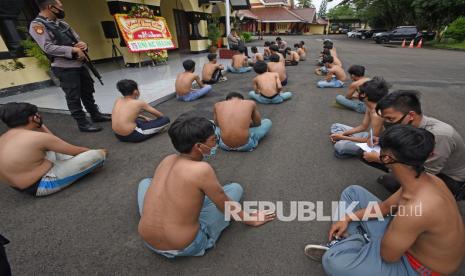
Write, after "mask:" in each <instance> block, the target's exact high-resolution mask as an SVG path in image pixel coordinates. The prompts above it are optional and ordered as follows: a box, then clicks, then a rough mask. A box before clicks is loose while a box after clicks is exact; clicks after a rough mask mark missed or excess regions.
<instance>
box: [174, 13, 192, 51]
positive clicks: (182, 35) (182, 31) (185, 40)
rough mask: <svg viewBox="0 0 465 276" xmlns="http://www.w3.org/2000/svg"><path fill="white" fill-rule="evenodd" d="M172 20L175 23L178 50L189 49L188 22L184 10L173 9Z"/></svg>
mask: <svg viewBox="0 0 465 276" xmlns="http://www.w3.org/2000/svg"><path fill="white" fill-rule="evenodd" d="M173 14H174V21H175V24H176V34H177V38H178V48H179V50H180V51H190V49H191V46H190V42H189V37H190V34H189V23H188V22H187V16H186V12H185V11H181V10H173Z"/></svg>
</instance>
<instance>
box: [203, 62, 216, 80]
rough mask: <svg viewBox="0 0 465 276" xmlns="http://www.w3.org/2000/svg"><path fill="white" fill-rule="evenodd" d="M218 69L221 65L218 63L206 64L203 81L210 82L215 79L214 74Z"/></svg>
mask: <svg viewBox="0 0 465 276" xmlns="http://www.w3.org/2000/svg"><path fill="white" fill-rule="evenodd" d="M218 68H219V65H218V64H216V63H205V65H204V66H203V70H202V80H204V81H210V80H211V79H212V78H213V73H215V71H216V69H218Z"/></svg>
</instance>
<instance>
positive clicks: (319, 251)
mask: <svg viewBox="0 0 465 276" xmlns="http://www.w3.org/2000/svg"><path fill="white" fill-rule="evenodd" d="M328 249H329V247H327V246H324V245H318V244H307V245H306V246H305V249H304V253H305V256H307V257H308V258H310V259H311V260H313V261H315V262H320V263H321V260H322V259H323V255H324V254H325V253H326V251H328Z"/></svg>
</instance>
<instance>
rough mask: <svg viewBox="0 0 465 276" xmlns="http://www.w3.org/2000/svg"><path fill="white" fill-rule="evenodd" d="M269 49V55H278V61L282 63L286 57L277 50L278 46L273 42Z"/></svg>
mask: <svg viewBox="0 0 465 276" xmlns="http://www.w3.org/2000/svg"><path fill="white" fill-rule="evenodd" d="M270 51H271V55H278V56H279V61H280V62H282V63H285V62H286V59H285V58H284V56H283V54H281V52H280V51H279V47H278V45H276V44H273V45H271V46H270Z"/></svg>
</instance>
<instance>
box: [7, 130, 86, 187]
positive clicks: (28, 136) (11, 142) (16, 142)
mask: <svg viewBox="0 0 465 276" xmlns="http://www.w3.org/2000/svg"><path fill="white" fill-rule="evenodd" d="M88 150H89V149H88V148H84V147H77V146H74V145H71V144H69V143H67V142H65V141H63V140H61V139H60V138H58V137H56V136H55V135H53V134H52V133H51V132H50V131H49V130H48V129H47V128H46V127H45V126H44V127H42V128H40V129H39V128H34V127H24V128H13V129H10V130H8V131H7V132H6V133H5V134H3V135H2V136H0V181H1V182H3V183H5V184H8V185H9V186H12V187H15V188H18V189H26V188H29V187H30V186H31V185H32V184H34V183H35V182H37V181H38V180H39V179H41V178H42V177H43V176H44V175H45V174H46V173H47V172H48V171H49V170H50V169H51V168H52V163H51V162H50V161H48V160H47V159H45V155H46V152H47V151H54V152H57V153H62V154H67V155H72V156H75V155H78V154H81V153H83V152H85V151H88Z"/></svg>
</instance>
